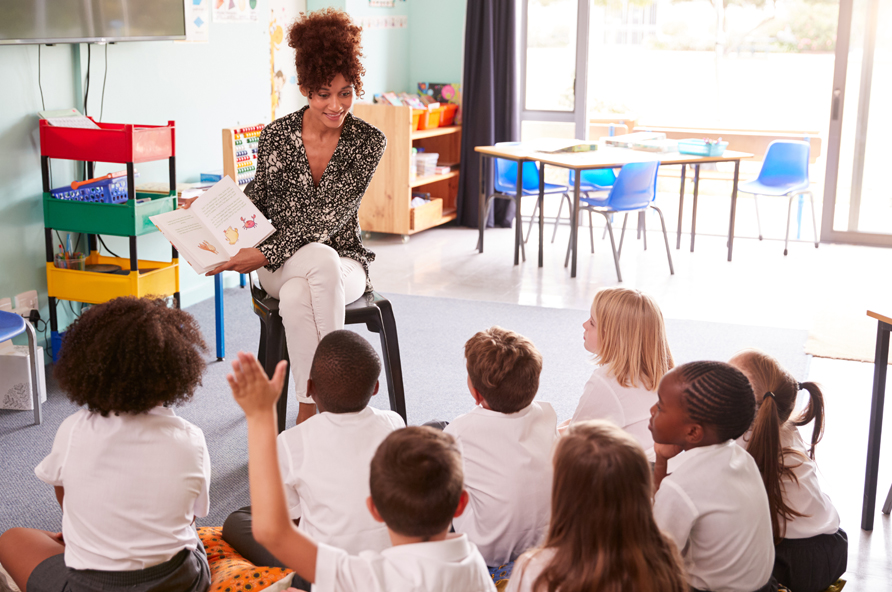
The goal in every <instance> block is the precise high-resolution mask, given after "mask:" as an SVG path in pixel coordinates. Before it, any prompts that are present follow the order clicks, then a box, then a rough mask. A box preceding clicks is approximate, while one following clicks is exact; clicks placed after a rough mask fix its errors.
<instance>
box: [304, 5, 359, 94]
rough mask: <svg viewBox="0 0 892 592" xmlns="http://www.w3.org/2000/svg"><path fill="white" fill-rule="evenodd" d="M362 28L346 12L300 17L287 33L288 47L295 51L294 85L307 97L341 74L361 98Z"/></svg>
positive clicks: (327, 10)
mask: <svg viewBox="0 0 892 592" xmlns="http://www.w3.org/2000/svg"><path fill="white" fill-rule="evenodd" d="M361 36H362V28H361V27H358V26H356V25H355V24H353V20H352V19H351V18H350V15H348V14H347V13H346V12H344V11H342V10H337V9H335V8H323V9H321V10H316V11H313V12H311V13H309V14H305V13H303V12H302V13H300V17H298V19H297V20H296V21H295V22H294V24H293V25H291V29H289V30H288V46H289V47H291V48H293V49H294V65H295V66H296V67H297V83H298V84H299V85H300V86H301V87H302V88H303V89H305V90H306V91H307V92H309V94H310V96H312V95H313V93H314V92H316V91H318V90H319V89H320V88H322V87H323V86H326V85H328V84H329V83H331V81H332V80H333V79H334V77H335V76H337V75H338V74H342V75H343V76H344V78H346V79H347V81H348V82H349V83H350V84H352V85H353V90H354V92H355V93H356V96H357V98H362V95H363V90H362V76H363V74H365V68H363V66H362V63H361V62H360V61H359V58H361V57H362V46H361V45H360V40H361V39H360V38H361Z"/></svg>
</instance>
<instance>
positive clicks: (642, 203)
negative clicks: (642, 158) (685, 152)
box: [607, 160, 660, 210]
mask: <svg viewBox="0 0 892 592" xmlns="http://www.w3.org/2000/svg"><path fill="white" fill-rule="evenodd" d="M659 168H660V162H659V161H658V160H654V161H652V162H630V163H629V164H626V165H623V168H621V169H620V171H619V175H617V176H616V183H614V184H613V189H611V190H610V195H609V196H608V197H607V207H609V208H610V209H612V210H637V209H641V208H645V207H647V205H648V204H649V203H650V202H652V201H653V200H654V198H656V196H657V171H658V170H659Z"/></svg>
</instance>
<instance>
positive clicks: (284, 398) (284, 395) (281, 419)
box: [276, 347, 297, 434]
mask: <svg viewBox="0 0 892 592" xmlns="http://www.w3.org/2000/svg"><path fill="white" fill-rule="evenodd" d="M283 359H284V360H285V361H286V362H288V365H287V366H286V367H285V382H284V383H283V384H282V392H281V393H279V400H278V401H276V426H277V427H278V429H279V433H280V434H281V433H282V432H284V431H285V416H286V415H288V381H289V380H291V360H290V359H289V357H288V348H287V347H286V348H285V357H284V358H283ZM295 388H297V387H295Z"/></svg>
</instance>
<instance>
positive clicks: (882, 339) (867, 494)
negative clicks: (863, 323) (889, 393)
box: [861, 321, 892, 530]
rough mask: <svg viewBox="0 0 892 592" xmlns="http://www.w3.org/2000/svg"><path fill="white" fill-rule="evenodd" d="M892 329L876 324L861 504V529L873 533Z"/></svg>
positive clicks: (891, 327)
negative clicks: (865, 466) (865, 463)
mask: <svg viewBox="0 0 892 592" xmlns="http://www.w3.org/2000/svg"><path fill="white" fill-rule="evenodd" d="M890 330H892V325H889V324H888V323H884V322H882V321H879V322H878V323H877V345H876V353H875V354H874V358H873V394H872V397H871V401H870V427H869V431H868V433H867V469H866V470H865V475H864V497H863V500H862V503H861V530H873V515H874V512H875V510H876V497H877V476H878V473H879V468H880V438H881V436H882V430H883V403H884V400H885V397H886V369H887V368H888V364H889V331H890Z"/></svg>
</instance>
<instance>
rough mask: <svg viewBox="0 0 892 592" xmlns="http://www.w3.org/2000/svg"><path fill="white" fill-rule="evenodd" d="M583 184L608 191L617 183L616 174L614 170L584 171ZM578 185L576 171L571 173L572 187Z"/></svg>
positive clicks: (570, 182)
mask: <svg viewBox="0 0 892 592" xmlns="http://www.w3.org/2000/svg"><path fill="white" fill-rule="evenodd" d="M582 182H583V183H587V184H589V185H594V186H595V187H597V188H599V189H601V190H603V191H607V190H608V189H610V188H611V187H613V184H614V183H616V173H614V172H613V169H588V170H585V171H582ZM574 183H576V171H573V170H571V171H570V181H569V184H570V187H573V184H574Z"/></svg>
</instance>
